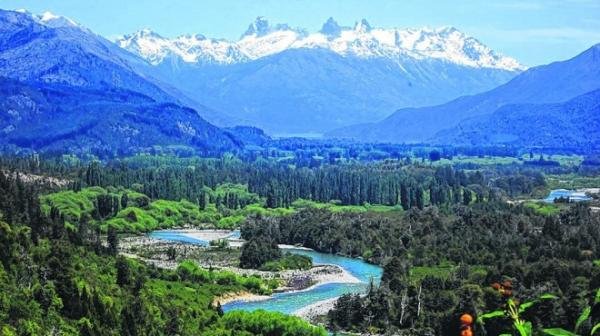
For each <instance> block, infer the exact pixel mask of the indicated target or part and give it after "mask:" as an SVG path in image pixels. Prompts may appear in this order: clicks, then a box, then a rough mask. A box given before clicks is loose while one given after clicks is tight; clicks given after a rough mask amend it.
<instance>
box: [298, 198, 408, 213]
mask: <svg viewBox="0 0 600 336" xmlns="http://www.w3.org/2000/svg"><path fill="white" fill-rule="evenodd" d="M292 208H293V209H306V208H313V209H327V210H329V211H331V212H401V211H403V209H402V206H400V205H393V206H392V205H372V204H365V205H340V204H337V203H334V202H330V203H320V202H314V201H310V200H304V199H300V200H297V201H295V202H293V203H292Z"/></svg>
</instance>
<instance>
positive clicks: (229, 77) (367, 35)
mask: <svg viewBox="0 0 600 336" xmlns="http://www.w3.org/2000/svg"><path fill="white" fill-rule="evenodd" d="M116 42H117V44H118V45H119V46H121V47H122V48H124V49H126V50H128V51H130V52H132V53H134V54H137V55H139V56H141V57H142V58H144V59H146V60H147V61H149V62H150V63H151V64H153V65H154V66H155V69H156V73H155V74H156V76H159V77H160V78H161V79H162V80H163V81H165V82H168V83H169V84H171V85H172V86H173V87H176V88H178V89H180V90H182V91H183V92H184V93H186V94H187V95H188V96H190V97H194V98H195V99H198V100H199V101H201V102H202V103H203V104H206V105H207V106H209V107H211V108H212V109H214V110H218V111H224V112H226V113H228V114H230V115H231V116H233V117H234V118H236V119H237V120H238V122H237V123H236V124H238V125H239V124H244V125H250V126H258V127H261V128H264V129H265V130H267V131H268V132H270V133H273V134H292V133H307V132H316V133H320V132H323V131H327V130H331V129H333V128H337V127H342V126H345V125H349V124H352V123H360V122H372V121H373V120H378V119H382V118H384V117H386V116H387V115H389V114H390V113H391V112H392V111H395V110H396V109H398V108H402V107H417V106H427V105H433V104H440V103H444V102H446V101H449V100H451V99H454V98H457V97H459V96H462V95H470V94H476V93H479V92H483V91H486V90H489V89H492V88H494V87H496V86H498V85H501V84H503V83H505V82H506V81H508V80H510V79H511V78H513V77H514V76H515V75H517V74H518V73H519V72H521V70H523V69H524V68H525V67H524V66H522V65H521V64H519V62H517V61H516V60H514V59H512V58H510V57H506V56H502V55H499V54H497V53H495V52H494V51H492V50H491V49H490V48H488V47H487V46H485V45H484V44H482V43H481V42H479V41H477V40H476V39H475V38H473V37H469V36H467V35H465V34H464V33H462V32H460V31H458V30H457V29H455V28H451V27H444V28H436V29H432V28H423V29H398V28H389V29H387V28H376V27H372V26H371V25H370V24H369V23H368V22H367V21H366V20H364V19H363V20H360V21H359V22H357V23H356V24H355V25H354V26H353V27H346V26H341V25H339V24H338V23H337V22H336V21H335V20H334V19H332V18H329V19H328V20H327V21H326V22H325V23H324V24H323V26H322V27H321V29H320V30H319V31H318V32H308V31H307V30H305V29H301V28H293V27H290V26H289V25H286V24H276V25H271V24H269V22H268V21H267V20H266V19H265V18H262V17H259V18H257V19H256V20H255V21H254V22H252V23H251V24H250V25H249V26H248V29H247V30H246V31H245V33H243V34H242V35H241V37H240V38H239V39H238V40H237V41H228V40H223V39H213V38H208V37H205V36H203V35H198V34H197V35H184V36H180V37H176V38H173V39H169V38H165V37H162V36H160V35H159V34H157V33H154V32H152V31H151V30H149V29H145V30H142V31H139V32H137V33H135V34H132V35H128V36H124V37H122V38H120V39H118V40H117V41H116ZM209 120H211V121H213V122H217V123H219V122H218V121H217V120H215V119H209ZM240 121H242V122H240ZM219 124H220V125H223V126H229V125H228V124H222V123H219Z"/></svg>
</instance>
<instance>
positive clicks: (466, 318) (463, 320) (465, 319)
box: [460, 314, 473, 325]
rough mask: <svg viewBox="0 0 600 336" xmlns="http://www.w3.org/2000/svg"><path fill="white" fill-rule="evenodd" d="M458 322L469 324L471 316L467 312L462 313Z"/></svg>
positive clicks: (471, 319)
mask: <svg viewBox="0 0 600 336" xmlns="http://www.w3.org/2000/svg"><path fill="white" fill-rule="evenodd" d="M460 323H461V324H462V325H471V324H473V316H471V315H469V314H462V315H461V317H460Z"/></svg>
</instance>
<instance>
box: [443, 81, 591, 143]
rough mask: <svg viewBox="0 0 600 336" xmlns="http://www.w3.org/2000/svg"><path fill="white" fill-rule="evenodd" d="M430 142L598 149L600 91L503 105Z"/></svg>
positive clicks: (462, 123) (463, 122) (445, 132)
mask: <svg viewBox="0 0 600 336" xmlns="http://www.w3.org/2000/svg"><path fill="white" fill-rule="evenodd" d="M432 142H433V143H438V144H448V143H451V144H457V145H467V146H473V145H478V146H481V145H491V144H508V145H514V146H542V147H555V148H568V147H577V148H585V147H588V148H600V90H596V91H592V92H590V93H587V94H584V95H582V96H578V97H576V98H573V99H571V100H569V101H567V102H565V103H554V104H516V105H505V106H503V107H501V108H499V109H498V110H496V111H495V112H494V113H492V114H490V115H484V116H479V117H475V118H472V119H467V120H464V121H462V122H461V123H460V124H459V125H458V126H456V127H454V128H451V129H448V130H444V131H441V132H439V133H438V134H436V135H435V136H434V137H433V138H432Z"/></svg>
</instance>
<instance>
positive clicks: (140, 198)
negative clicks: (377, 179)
mask: <svg viewBox="0 0 600 336" xmlns="http://www.w3.org/2000/svg"><path fill="white" fill-rule="evenodd" d="M211 192H212V193H214V196H215V197H221V198H223V195H226V194H227V193H231V192H235V193H237V194H238V195H239V199H244V200H247V201H253V202H255V203H251V204H248V205H246V206H244V207H242V208H238V209H229V208H226V207H223V206H220V207H219V209H217V206H216V204H215V203H209V204H208V205H207V206H206V208H205V209H200V207H199V205H198V204H196V203H192V202H190V201H187V200H180V201H174V200H155V201H150V199H149V198H148V197H147V196H146V195H144V194H141V193H139V192H135V191H132V190H128V189H122V188H121V189H116V188H101V187H90V188H84V189H82V190H81V191H79V192H75V191H71V190H66V191H61V192H57V193H52V194H48V195H44V196H42V197H41V204H42V210H43V211H44V213H45V214H47V215H48V214H50V211H51V208H53V207H54V208H56V209H58V210H59V211H60V213H61V214H62V215H64V216H65V220H66V222H67V223H66V225H68V226H69V227H70V228H73V229H76V228H77V223H79V222H80V221H81V220H82V218H84V217H85V218H87V219H86V220H87V221H88V222H89V224H90V225H92V227H100V229H101V231H103V232H107V231H108V228H109V227H114V228H116V229H117V231H119V232H123V233H138V232H147V231H152V230H156V229H167V228H172V227H178V226H196V227H216V228H219V229H233V228H236V227H239V226H240V225H241V224H242V223H243V222H244V221H245V220H246V218H247V217H249V216H255V215H260V216H274V217H280V216H288V215H291V214H293V213H295V212H296V211H297V210H299V209H304V208H314V209H326V210H328V211H331V212H338V213H341V212H355V213H366V212H379V213H392V212H394V213H396V212H402V211H403V210H402V207H401V206H387V205H371V204H365V205H340V204H338V203H336V202H330V203H319V202H314V201H309V200H298V201H296V202H294V203H293V204H292V206H291V207H290V208H267V207H265V202H264V199H262V198H260V197H259V196H258V195H256V194H252V193H249V192H248V190H247V188H246V187H245V186H240V185H231V184H228V185H221V186H218V187H217V188H216V189H215V190H214V191H211ZM124 195H127V197H125V198H126V199H127V202H126V203H123V201H122V199H123V198H124ZM99 197H104V198H106V197H108V198H110V199H111V200H113V203H112V205H111V208H110V213H109V214H107V215H103V216H100V215H99V214H98V211H97V210H96V208H97V207H98V198H99ZM123 206H125V207H123Z"/></svg>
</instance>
